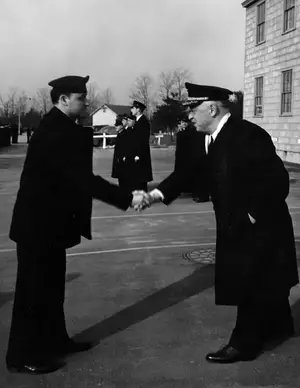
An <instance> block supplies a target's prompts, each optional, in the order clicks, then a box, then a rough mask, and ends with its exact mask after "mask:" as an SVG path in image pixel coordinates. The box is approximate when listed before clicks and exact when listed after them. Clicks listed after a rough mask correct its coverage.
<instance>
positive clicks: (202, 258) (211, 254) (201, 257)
mask: <svg viewBox="0 0 300 388" xmlns="http://www.w3.org/2000/svg"><path fill="white" fill-rule="evenodd" d="M215 253H216V250H215V248H201V249H198V250H197V251H191V252H185V253H183V254H182V256H183V258H184V259H185V260H188V261H192V262H193V263H200V264H214V263H215Z"/></svg>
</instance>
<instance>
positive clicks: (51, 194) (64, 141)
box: [10, 107, 132, 248]
mask: <svg viewBox="0 0 300 388" xmlns="http://www.w3.org/2000/svg"><path fill="white" fill-rule="evenodd" d="M93 197H94V198H97V199H99V200H101V201H104V202H107V203H109V204H111V205H114V206H116V207H118V208H120V209H123V210H125V209H127V208H128V206H129V205H130V203H131V200H132V194H131V193H128V192H127V191H124V190H122V189H120V188H119V187H118V186H116V185H113V184H110V183H109V182H108V181H106V180H104V179H103V178H101V177H100V176H96V175H94V174H93V134H92V131H91V130H89V129H88V128H83V127H82V126H79V125H77V124H75V123H74V122H73V121H72V120H71V119H70V118H69V117H67V116H66V115H65V114H64V113H62V112H61V111H60V110H59V109H57V108H56V107H54V108H53V109H52V110H51V111H50V112H49V113H48V114H46V115H45V116H44V118H43V120H42V121H41V123H40V126H39V127H38V128H37V130H36V131H34V133H33V135H32V138H31V141H30V144H29V146H28V150H27V155H26V159H25V163H24V167H23V171H22V175H21V179H20V187H19V191H18V194H17V199H16V203H15V206H14V210H13V216H12V222H11V228H10V238H11V239H12V240H13V241H15V242H17V243H26V244H28V243H29V244H31V243H33V244H35V245H38V244H41V246H45V244H46V246H48V245H49V244H50V245H51V246H62V247H64V248H68V247H71V246H74V245H76V244H79V243H80V240H81V236H84V237H85V238H87V239H91V237H92V236H91V214H92V199H93Z"/></svg>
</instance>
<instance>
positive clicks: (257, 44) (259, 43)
mask: <svg viewBox="0 0 300 388" xmlns="http://www.w3.org/2000/svg"><path fill="white" fill-rule="evenodd" d="M264 43H266V40H262V41H261V42H258V43H256V44H255V46H260V45H261V44H264Z"/></svg>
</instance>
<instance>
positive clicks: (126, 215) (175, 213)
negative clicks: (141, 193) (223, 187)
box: [92, 206, 300, 220]
mask: <svg viewBox="0 0 300 388" xmlns="http://www.w3.org/2000/svg"><path fill="white" fill-rule="evenodd" d="M293 209H300V206H293V207H290V208H289V210H293ZM209 213H214V210H201V211H196V212H173V213H138V214H121V215H115V216H94V217H92V219H93V220H101V219H106V218H133V217H153V216H154V217H159V216H180V215H189V214H209ZM294 213H295V212H294Z"/></svg>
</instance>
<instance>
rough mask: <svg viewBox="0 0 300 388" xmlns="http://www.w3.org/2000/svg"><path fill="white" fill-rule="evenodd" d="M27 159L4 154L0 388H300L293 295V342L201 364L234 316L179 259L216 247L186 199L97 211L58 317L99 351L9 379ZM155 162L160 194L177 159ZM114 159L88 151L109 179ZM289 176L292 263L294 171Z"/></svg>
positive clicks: (196, 270)
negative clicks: (15, 215) (14, 230)
mask: <svg viewBox="0 0 300 388" xmlns="http://www.w3.org/2000/svg"><path fill="white" fill-rule="evenodd" d="M21 140H23V141H24V139H21ZM26 147H27V145H26V144H19V145H14V146H12V147H10V148H3V149H1V150H0V217H1V218H0V219H1V222H0V388H21V387H22V388H36V387H41V388H44V387H45V388H46V387H47V388H88V387H89V388H94V387H104V388H204V387H207V388H213V387H214V388H227V387H235V388H238V387H245V388H246V387H247V388H249V387H293V388H296V387H300V288H299V287H298V286H297V287H294V289H293V290H292V293H291V303H292V305H293V314H294V317H295V323H296V331H297V333H296V336H295V337H294V338H292V339H290V340H288V341H286V342H284V343H282V344H273V345H270V346H269V348H268V349H266V351H265V352H264V353H263V354H262V355H261V356H260V357H259V358H258V359H257V360H255V361H252V362H244V363H243V362H241V363H237V364H233V365H216V364H209V363H207V362H206V361H205V355H206V353H208V352H209V351H211V350H216V349H218V348H219V347H220V346H221V345H222V344H225V343H226V342H227V339H228V337H229V335H230V332H231V330H232V328H233V325H234V321H235V313H236V309H235V308H234V307H220V306H218V307H216V306H215V305H214V290H213V275H214V266H213V265H211V264H202V263H200V262H197V263H195V262H192V261H188V260H186V259H185V258H184V254H185V253H189V254H191V256H192V257H196V258H197V257H198V256H199V253H201V252H202V254H203V255H204V256H205V255H206V254H207V252H208V251H210V250H211V248H213V247H214V241H215V221H214V216H213V212H212V206H211V203H204V204H203V203H202V204H195V203H194V202H192V200H191V198H189V197H188V196H182V197H180V198H179V199H177V201H175V202H174V203H173V204H172V205H170V206H169V207H166V206H164V205H163V204H159V205H156V206H154V207H152V208H150V209H147V210H146V211H145V212H144V213H142V214H136V213H134V212H133V211H132V210H128V211H127V212H121V211H120V210H117V209H115V208H113V207H111V206H108V205H106V204H104V203H100V202H96V201H95V203H94V210H93V240H92V241H86V240H84V241H83V242H82V243H81V245H80V246H77V247H75V248H73V249H70V250H69V251H68V270H67V279H66V280H67V289H66V302H65V310H66V317H67V325H68V331H69V333H70V335H72V336H75V339H78V340H88V339H91V340H93V341H95V342H96V344H97V345H96V346H95V347H94V348H93V349H92V350H91V351H89V352H85V353H81V354H78V355H76V356H75V355H74V356H71V357H69V359H68V360H67V361H68V363H67V365H66V366H65V367H64V368H63V369H62V370H60V371H57V372H55V373H52V374H49V375H44V376H35V377H32V376H27V375H15V374H10V373H8V372H7V371H6V367H5V362H4V361H5V351H6V346H7V340H8V332H9V326H10V319H11V310H12V301H13V291H14V282H15V274H16V255H15V250H14V249H15V245H14V243H13V242H11V241H10V240H9V239H8V237H7V234H8V228H9V224H10V218H11V212H12V207H13V204H14V201H15V197H16V191H17V188H18V180H19V177H20V172H21V168H22V164H23V162H24V157H25V153H26ZM151 153H152V163H153V169H154V180H155V182H159V181H160V180H161V179H163V178H164V177H166V176H167V175H168V174H169V173H170V172H171V171H172V168H173V163H174V149H171V148H169V149H152V150H151ZM112 155H113V150H111V149H108V150H99V149H97V150H95V153H94V171H95V173H99V174H101V175H102V176H104V177H106V178H107V179H110V172H111V163H112ZM53 157H55V155H53ZM287 168H288V169H289V171H290V178H291V193H290V196H289V198H288V204H289V207H290V211H291V213H292V217H293V221H294V227H295V235H296V240H297V248H298V253H300V180H298V179H299V178H300V167H298V166H295V165H287ZM113 181H114V180H113ZM53 281H54V282H55V279H53Z"/></svg>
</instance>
